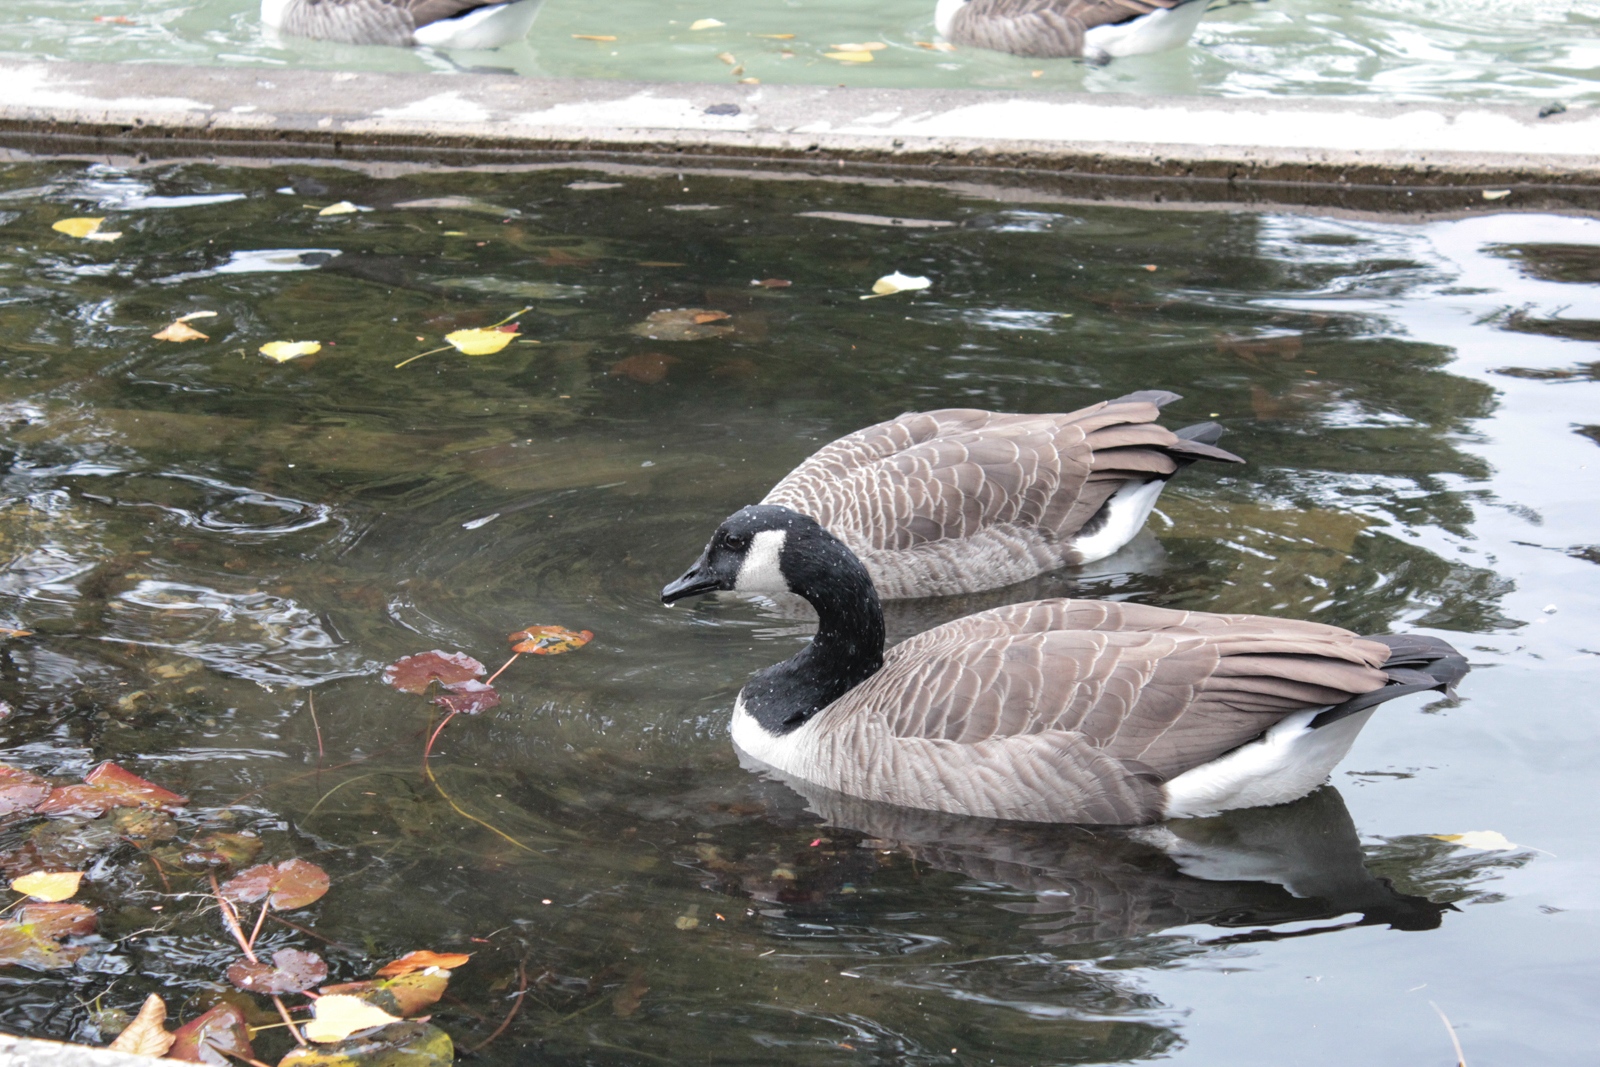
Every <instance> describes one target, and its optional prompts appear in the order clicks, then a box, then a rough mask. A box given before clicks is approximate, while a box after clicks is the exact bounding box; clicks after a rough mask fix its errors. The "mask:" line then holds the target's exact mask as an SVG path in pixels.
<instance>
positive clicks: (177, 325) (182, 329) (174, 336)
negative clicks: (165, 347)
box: [150, 319, 211, 341]
mask: <svg viewBox="0 0 1600 1067" xmlns="http://www.w3.org/2000/svg"><path fill="white" fill-rule="evenodd" d="M150 336H151V337H154V338H155V339H156V340H157V341H209V340H211V335H210V334H204V333H201V332H200V331H199V330H197V329H195V328H194V327H193V326H190V325H189V324H188V323H187V322H184V321H183V320H182V319H179V320H177V321H176V322H174V323H172V324H171V325H169V326H167V327H166V328H165V329H163V330H161V331H160V332H159V333H153V334H151V335H150Z"/></svg>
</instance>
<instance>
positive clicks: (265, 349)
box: [261, 341, 322, 363]
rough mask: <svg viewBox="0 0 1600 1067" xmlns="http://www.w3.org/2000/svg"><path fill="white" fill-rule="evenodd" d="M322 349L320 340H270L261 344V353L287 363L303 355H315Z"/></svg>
mask: <svg viewBox="0 0 1600 1067" xmlns="http://www.w3.org/2000/svg"><path fill="white" fill-rule="evenodd" d="M321 351H322V342H320V341H268V342H267V343H266V344H264V345H262V346H261V354H262V355H263V356H266V357H267V358H268V359H275V360H277V361H278V362H279V363H287V362H289V361H290V360H291V359H299V358H300V357H301V356H314V355H316V354H317V353H318V352H321Z"/></svg>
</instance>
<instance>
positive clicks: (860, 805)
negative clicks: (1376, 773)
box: [718, 772, 1457, 946]
mask: <svg viewBox="0 0 1600 1067" xmlns="http://www.w3.org/2000/svg"><path fill="white" fill-rule="evenodd" d="M769 773H770V772H769ZM774 777H775V776H774ZM782 781H783V783H784V784H785V785H787V786H788V787H789V788H790V789H793V790H794V791H795V792H798V793H800V794H801V795H802V796H803V797H804V798H805V800H806V802H807V804H808V806H809V809H810V811H811V812H812V813H814V814H816V815H820V816H821V817H822V819H823V821H824V822H825V823H827V824H828V825H829V826H833V827H839V828H841V829H846V830H850V831H854V832H856V833H859V834H863V835H865V837H866V838H867V840H866V841H865V842H862V844H863V845H865V846H867V847H865V848H856V849H846V850H845V851H843V852H841V853H836V854H835V855H834V857H833V861H832V862H830V863H827V864H825V865H824V866H823V867H822V868H821V869H816V868H810V869H808V870H805V871H803V872H802V871H799V870H795V871H783V874H785V875H789V876H791V877H789V878H783V877H779V878H774V877H773V876H772V875H770V874H769V873H768V872H769V871H770V870H771V864H770V863H764V864H761V865H760V866H759V869H758V870H757V869H750V870H745V871H741V870H740V869H739V866H738V865H730V864H722V865H720V871H719V878H718V880H719V881H720V882H721V884H722V888H723V889H724V890H731V891H733V892H736V893H740V894H748V895H749V896H751V897H753V898H755V899H757V900H766V901H768V902H770V903H775V904H784V905H791V906H792V905H796V904H800V903H803V902H805V901H807V900H810V901H818V900H820V899H826V898H827V897H829V896H831V893H830V892H829V890H830V888H837V887H838V886H840V885H842V884H843V883H846V882H848V883H851V884H852V885H853V886H855V887H860V886H862V885H863V884H864V883H865V882H866V881H868V880H870V879H871V878H872V876H873V863H872V857H873V855H874V850H884V849H893V850H900V851H903V852H904V853H905V854H907V855H908V856H909V857H910V858H911V859H912V860H913V861H914V862H915V863H918V864H925V865H926V866H928V867H932V868H937V869H939V870H945V871H952V872H955V873H958V874H961V875H964V876H965V877H967V878H970V879H972V880H974V881H976V882H983V883H991V884H992V883H1000V884H1004V885H1007V886H1011V887H1013V888H1015V889H1017V890H1021V891H1023V892H1026V893H1032V894H1034V897H1035V899H1034V900H1033V901H1032V902H1025V901H1009V902H1002V903H999V904H997V907H999V908H1001V909H1003V910H1006V911H1010V912H1014V913H1017V914H1020V915H1025V916H1028V917H1030V918H1033V919H1036V920H1038V921H1037V922H1033V923H1029V924H1028V925H1027V926H1026V927H1025V929H1027V930H1029V931H1030V932H1031V933H1033V934H1034V935H1035V936H1037V937H1038V938H1039V939H1040V940H1041V941H1042V942H1043V943H1045V944H1048V945H1057V946H1059V945H1078V944H1087V943H1092V942H1097V941H1108V940H1113V939H1118V938H1129V937H1139V936H1143V935H1148V934H1155V933H1159V932H1160V931H1162V930H1168V929H1172V928H1174V927H1182V926H1193V925H1206V926H1216V927H1223V928H1226V929H1245V928H1248V930H1249V932H1246V933H1239V934H1232V935H1227V936H1224V937H1222V938H1220V939H1219V940H1218V941H1214V942H1209V943H1213V944H1214V943H1226V942H1239V941H1264V940H1278V939H1282V938H1291V937H1304V936H1308V935H1312V934H1320V933H1328V932H1331V931H1335V930H1344V929H1350V928H1353V927H1360V926H1374V925H1386V926H1388V927H1390V928H1391V929H1396V930H1432V929H1434V928H1436V927H1438V926H1439V925H1440V923H1441V921H1442V919H1443V915H1444V913H1445V912H1447V911H1455V910H1457V909H1456V908H1455V907H1454V905H1452V904H1448V903H1442V904H1441V903H1434V902H1433V901H1431V900H1429V899H1427V898H1426V897H1421V896H1412V895H1410V894H1407V893H1402V892H1400V891H1399V890H1397V889H1395V888H1394V886H1393V885H1391V884H1390V883H1389V882H1388V880H1386V879H1383V878H1379V877H1376V876H1374V875H1373V874H1372V872H1371V871H1370V870H1368V868H1367V866H1366V863H1365V856H1364V854H1363V852H1362V848H1361V840H1360V838H1359V836H1358V835H1357V833H1356V829H1355V824H1354V823H1353V822H1352V821H1351V818H1350V813H1349V811H1348V810H1347V809H1346V807H1345V803H1344V799H1343V798H1342V797H1341V796H1340V795H1339V792H1338V790H1336V789H1334V788H1333V787H1331V786H1325V787H1323V788H1322V789H1319V790H1317V791H1316V792H1314V793H1312V794H1310V795H1309V796H1306V797H1303V798H1301V799H1300V800H1297V801H1295V802H1293V803H1291V804H1282V805H1278V806H1276V807H1261V808H1246V809H1241V810H1237V811H1230V812H1226V813H1224V814H1222V815H1218V816H1214V817H1211V818H1202V819H1175V820H1171V821H1169V822H1166V823H1160V824H1157V825H1155V826H1146V827H1140V828H1136V829H1121V828H1118V829H1095V828H1089V827H1082V826H1052V825H1043V824H1034V823H1007V822H998V821H994V820H989V819H978V818H971V817H968V816H960V815H950V814H947V813H943V812H935V811H921V810H916V809H910V808H900V807H893V806H890V805H884V804H876V803H873V802H870V801H865V800H861V799H860V798H857V797H851V796H846V795H844V794H840V793H834V792H831V791H829V790H824V789H821V788H819V787H818V786H815V785H812V784H811V783H809V782H803V781H799V780H790V779H787V778H785V779H782ZM768 788H769V789H771V790H773V791H774V792H775V791H776V790H777V789H778V788H781V787H779V786H778V785H777V784H776V782H769V783H768ZM767 798H768V801H769V804H773V805H774V806H776V805H777V804H780V803H782V801H779V800H778V799H777V798H776V797H774V796H773V795H772V794H771V793H768V794H767ZM787 806H788V807H790V808H791V810H792V809H793V808H795V807H797V802H796V801H795V800H794V799H793V798H791V799H790V800H789V801H788V804H787ZM812 879H816V880H817V881H820V882H821V883H823V884H822V885H812V886H809V887H808V886H807V885H806V884H805V883H806V882H809V881H811V880H812ZM730 882H734V883H736V884H729V883H730ZM818 889H820V890H821V892H820V893H819V892H816V890H818ZM1305 923H1313V924H1317V925H1312V926H1309V927H1307V926H1301V925H1297V926H1296V928H1295V929H1293V930H1276V929H1273V928H1274V927H1281V926H1284V925H1286V924H1305Z"/></svg>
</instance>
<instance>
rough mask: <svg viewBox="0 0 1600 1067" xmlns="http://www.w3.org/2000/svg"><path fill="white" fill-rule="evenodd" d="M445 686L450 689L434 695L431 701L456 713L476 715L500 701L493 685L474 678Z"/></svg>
mask: <svg viewBox="0 0 1600 1067" xmlns="http://www.w3.org/2000/svg"><path fill="white" fill-rule="evenodd" d="M445 688H446V689H448V690H450V691H449V692H448V693H443V694H441V695H439V696H436V697H434V698H433V702H434V703H435V704H437V705H438V706H439V707H441V708H444V709H445V710H446V711H449V712H453V713H455V714H457V715H476V714H478V713H479V712H480V711H488V710H489V709H490V708H492V707H495V706H496V705H498V704H499V703H500V694H499V692H498V691H496V690H495V688H494V687H493V686H490V685H484V684H483V683H482V682H480V681H477V680H476V679H472V678H469V679H467V680H466V681H464V682H453V683H451V684H450V685H447V686H445Z"/></svg>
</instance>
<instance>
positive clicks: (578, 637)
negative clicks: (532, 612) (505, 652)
mask: <svg viewBox="0 0 1600 1067" xmlns="http://www.w3.org/2000/svg"><path fill="white" fill-rule="evenodd" d="M506 640H507V641H510V642H511V651H513V652H531V653H532V654H533V655H535V656H556V655H560V654H561V653H563V652H571V651H572V650H573V649H576V648H582V647H583V646H584V645H587V644H588V643H589V642H590V641H592V640H594V632H593V631H592V630H576V631H574V630H569V629H567V628H566V627H564V626H530V627H528V628H527V629H526V630H518V631H517V632H516V633H514V634H512V635H511V636H509V637H507V638H506Z"/></svg>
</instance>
